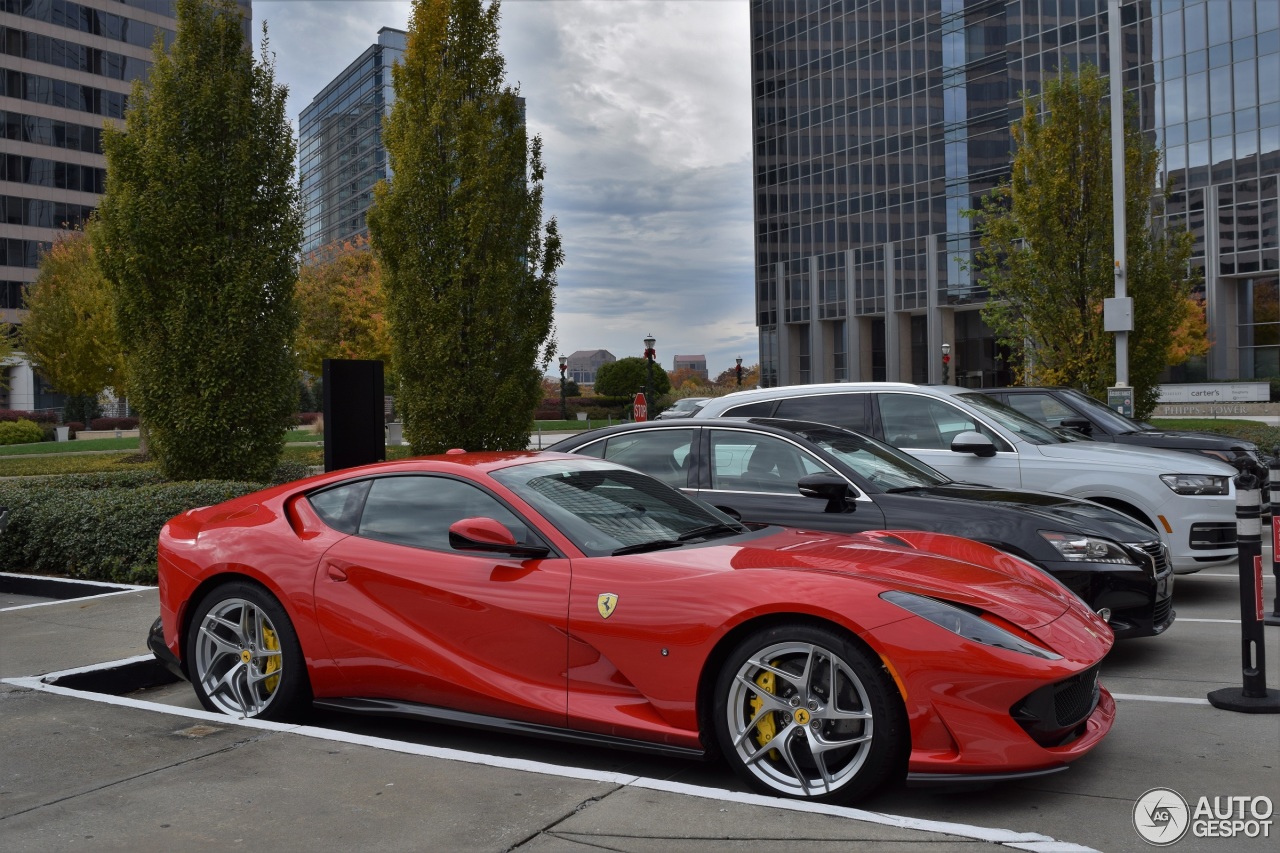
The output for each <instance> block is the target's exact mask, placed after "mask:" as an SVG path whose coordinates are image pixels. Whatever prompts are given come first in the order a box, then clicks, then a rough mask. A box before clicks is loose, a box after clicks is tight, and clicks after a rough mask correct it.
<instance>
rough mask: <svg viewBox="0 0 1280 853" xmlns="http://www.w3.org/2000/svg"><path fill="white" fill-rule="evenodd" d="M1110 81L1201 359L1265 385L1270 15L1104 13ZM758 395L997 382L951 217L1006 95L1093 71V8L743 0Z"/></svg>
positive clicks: (1102, 35) (1204, 3)
mask: <svg viewBox="0 0 1280 853" xmlns="http://www.w3.org/2000/svg"><path fill="white" fill-rule="evenodd" d="M1121 5H1122V8H1121V22H1120V24H1121V26H1122V27H1123V32H1122V36H1123V37H1122V51H1123V54H1124V55H1123V56H1122V57H1121V61H1122V62H1123V66H1122V70H1123V79H1124V85H1125V88H1126V90H1127V92H1129V93H1130V95H1131V96H1132V97H1133V98H1134V100H1135V103H1136V104H1137V107H1138V111H1139V120H1140V122H1141V124H1142V127H1143V129H1144V130H1146V131H1147V132H1148V133H1149V134H1150V135H1151V136H1152V138H1153V139H1154V140H1155V142H1156V143H1157V144H1158V145H1159V146H1161V148H1163V149H1164V150H1165V151H1166V160H1165V163H1164V165H1163V167H1162V171H1161V174H1160V177H1159V181H1160V187H1159V188H1158V189H1159V190H1161V191H1164V190H1166V189H1167V190H1168V191H1169V193H1170V195H1169V199H1168V202H1167V204H1164V205H1162V206H1160V210H1161V212H1160V216H1162V217H1167V218H1169V219H1171V220H1173V221H1174V222H1175V223H1178V224H1185V225H1186V226H1187V227H1189V228H1190V229H1191V230H1192V232H1193V233H1194V235H1195V238H1196V248H1195V258H1194V263H1195V264H1196V265H1197V266H1199V267H1200V268H1201V269H1202V270H1203V273H1204V284H1203V287H1202V291H1203V296H1204V297H1205V299H1206V305H1207V312H1208V318H1209V323H1210V336H1211V339H1212V342H1213V344H1212V349H1211V351H1210V354H1209V356H1208V358H1207V359H1205V360H1203V362H1196V363H1193V364H1190V365H1187V366H1185V367H1182V368H1179V370H1178V373H1179V375H1177V376H1175V377H1174V378H1176V379H1184V380H1197V379H1206V378H1207V379H1231V378H1262V377H1269V376H1276V375H1280V310H1278V306H1280V300H1278V299H1277V291H1278V290H1280V279H1278V277H1277V269H1278V268H1280V211H1278V208H1280V202H1278V196H1277V176H1278V175H1280V3H1277V2H1276V0H1122V4H1121ZM751 19H752V20H751V23H752V60H753V65H752V68H753V71H752V82H753V99H754V106H755V113H754V140H753V141H754V145H755V151H754V164H755V190H756V201H755V220H756V239H755V245H756V288H757V289H756V305H757V324H758V326H759V329H760V349H761V369H762V382H763V384H766V385H774V384H793V383H803V382H821V381H839V380H854V381H856V380H871V379H875V380H880V379H889V380H903V381H913V382H929V381H931V382H937V381H941V379H942V345H943V343H944V342H945V343H947V344H949V345H950V348H951V358H952V361H951V364H950V369H949V372H950V379H951V381H952V382H954V383H958V384H962V385H970V386H991V385H1003V384H1007V383H1008V382H1009V379H1010V374H1009V365H1007V364H1005V363H1004V361H1003V360H1002V358H1001V352H1000V350H999V348H998V347H997V346H996V345H995V341H994V339H993V337H992V335H991V332H990V330H989V329H988V328H987V327H986V325H985V324H984V323H983V322H982V320H981V317H980V315H979V309H980V308H981V306H982V304H983V302H984V301H985V299H986V295H987V294H986V293H985V291H984V290H983V289H982V287H981V284H980V283H979V282H976V281H974V280H973V278H972V277H971V276H970V274H969V273H968V271H967V270H966V268H965V264H964V259H966V258H967V257H969V255H970V252H971V251H972V249H973V248H974V244H973V239H972V236H971V234H970V231H969V221H968V220H967V219H966V218H965V217H964V215H963V214H964V211H965V210H967V209H969V208H971V207H973V206H974V205H976V203H977V201H978V199H979V198H981V197H982V196H983V195H985V194H986V193H988V192H989V191H990V190H991V189H992V188H993V187H995V186H996V185H997V184H998V183H999V182H1000V181H1001V180H1003V179H1004V178H1006V177H1007V175H1008V170H1009V163H1010V150H1011V138H1010V132H1009V125H1010V122H1011V121H1013V120H1015V119H1017V118H1019V117H1020V116H1021V101H1020V97H1019V96H1020V93H1022V92H1024V91H1026V92H1031V93H1033V94H1036V93H1039V92H1040V91H1041V87H1042V85H1043V81H1044V80H1045V79H1046V78H1049V77H1052V76H1055V75H1057V74H1059V73H1060V72H1061V71H1063V70H1076V69H1078V68H1080V67H1081V66H1082V65H1084V64H1086V63H1089V64H1093V65H1095V66H1097V67H1098V68H1099V69H1100V70H1102V71H1103V73H1107V72H1108V71H1109V69H1110V64H1111V56H1110V55H1109V50H1108V26H1109V22H1108V19H1107V2H1106V0H752V11H751Z"/></svg>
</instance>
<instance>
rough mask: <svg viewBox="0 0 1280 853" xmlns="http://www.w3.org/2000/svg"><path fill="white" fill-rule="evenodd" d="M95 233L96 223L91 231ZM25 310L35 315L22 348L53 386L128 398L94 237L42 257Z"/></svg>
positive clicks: (69, 236)
mask: <svg viewBox="0 0 1280 853" xmlns="http://www.w3.org/2000/svg"><path fill="white" fill-rule="evenodd" d="M94 227H95V226H94V224H93V223H92V222H90V224H89V226H88V230H89V231H91V230H92V229H93V228H94ZM25 304H26V307H27V309H28V310H30V312H31V313H30V314H29V315H28V316H27V318H26V319H25V320H24V321H23V323H22V326H21V327H20V334H21V339H22V348H23V350H25V351H26V353H27V357H28V358H29V359H30V360H31V363H32V365H33V366H34V367H35V369H36V371H37V372H38V373H39V374H40V375H41V376H43V377H44V378H45V379H47V380H48V381H49V384H51V385H52V386H53V387H54V388H57V389H58V390H59V391H61V392H62V393H64V394H70V395H73V396H75V397H91V398H96V397H97V395H98V394H99V393H100V392H102V391H103V390H104V389H106V388H114V389H115V390H116V391H117V392H123V390H124V388H123V380H124V354H123V352H122V349H121V346H120V337H119V335H118V334H117V333H116V319H115V302H114V300H113V299H112V294H111V286H110V285H109V284H108V283H107V280H106V278H105V277H104V276H103V274H102V270H101V269H100V268H99V267H98V261H97V257H96V255H95V253H94V250H93V243H92V241H91V239H90V235H89V233H88V231H71V232H67V233H66V234H64V235H61V236H59V237H58V239H57V241H55V242H54V244H53V246H52V248H50V249H49V251H47V252H45V253H44V254H43V255H41V256H40V272H39V274H38V275H37V277H36V280H35V282H34V283H33V284H32V285H31V286H30V288H29V289H28V290H27V297H26V301H25Z"/></svg>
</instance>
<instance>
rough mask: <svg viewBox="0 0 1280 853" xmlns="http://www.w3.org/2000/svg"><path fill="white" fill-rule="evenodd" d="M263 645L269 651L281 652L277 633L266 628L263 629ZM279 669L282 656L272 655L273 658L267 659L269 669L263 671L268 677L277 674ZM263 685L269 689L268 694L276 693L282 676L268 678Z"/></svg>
mask: <svg viewBox="0 0 1280 853" xmlns="http://www.w3.org/2000/svg"><path fill="white" fill-rule="evenodd" d="M262 645H263V646H264V647H266V649H267V651H271V652H278V651H279V650H280V639H279V638H278V637H276V632H275V631H272V630H271V629H270V628H265V627H264V628H263V629H262ZM279 668H280V656H279V655H272V656H271V657H269V658H267V668H266V669H265V670H263V672H264V673H265V674H267V675H271V673H273V672H275V671H276V670H278V669H279ZM262 684H263V686H264V687H266V688H267V692H268V693H275V692H276V687H278V686H279V685H280V676H278V675H276V676H272V677H271V678H268V679H267V680H266V681H264V682H262Z"/></svg>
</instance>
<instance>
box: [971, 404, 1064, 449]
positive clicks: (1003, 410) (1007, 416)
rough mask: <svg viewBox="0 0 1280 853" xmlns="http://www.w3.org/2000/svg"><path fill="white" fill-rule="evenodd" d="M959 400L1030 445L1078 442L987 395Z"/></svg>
mask: <svg viewBox="0 0 1280 853" xmlns="http://www.w3.org/2000/svg"><path fill="white" fill-rule="evenodd" d="M957 399H959V400H963V401H964V402H966V403H968V404H969V405H970V406H971V407H973V408H974V409H977V410H978V411H979V412H981V413H982V414H984V415H986V416H987V417H989V418H991V420H993V421H995V422H996V423H997V424H999V425H1000V426H1002V427H1004V428H1005V429H1007V430H1008V431H1009V432H1011V433H1013V434H1014V435H1016V436H1018V438H1020V439H1022V440H1023V441H1025V442H1027V443H1028V444H1069V443H1071V442H1073V441H1076V440H1077V439H1074V438H1070V437H1068V436H1066V435H1063V434H1062V433H1060V432H1057V431H1055V430H1053V429H1050V428H1049V427H1047V426H1045V425H1044V424H1042V423H1038V422H1036V421H1033V420H1031V418H1029V417H1027V416H1026V415H1024V414H1022V412H1019V411H1018V410H1017V409H1011V408H1009V407H1008V406H1006V405H1005V404H1004V403H1001V402H1000V401H999V400H995V399H992V398H991V397H988V396H987V395H986V394H980V393H977V392H970V393H968V394H960V395H959V396H958V397H957Z"/></svg>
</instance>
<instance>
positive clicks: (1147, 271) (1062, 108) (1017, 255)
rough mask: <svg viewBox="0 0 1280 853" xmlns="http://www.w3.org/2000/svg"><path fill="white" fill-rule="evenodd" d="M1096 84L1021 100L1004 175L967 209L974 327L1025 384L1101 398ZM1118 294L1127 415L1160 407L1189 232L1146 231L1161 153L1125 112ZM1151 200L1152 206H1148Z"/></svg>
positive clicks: (1104, 255)
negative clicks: (1122, 304) (977, 281)
mask: <svg viewBox="0 0 1280 853" xmlns="http://www.w3.org/2000/svg"><path fill="white" fill-rule="evenodd" d="M1107 92H1108V87H1107V83H1106V80H1104V79H1103V78H1102V77H1100V75H1099V74H1098V71H1097V69H1096V68H1093V67H1090V66H1086V67H1085V68H1083V69H1082V70H1081V72H1080V73H1079V74H1078V75H1073V74H1064V75H1063V76H1062V77H1060V78H1058V79H1054V80H1050V81H1049V82H1047V83H1046V84H1045V90H1044V95H1043V97H1041V98H1033V97H1031V96H1029V95H1027V96H1024V97H1023V104H1022V108H1023V117H1022V119H1021V120H1020V121H1018V122H1016V123H1015V124H1014V125H1013V129H1012V131H1013V140H1014V143H1015V145H1016V151H1015V153H1014V158H1013V168H1012V175H1011V178H1010V180H1009V181H1008V182H1006V183H1005V184H1003V185H1001V186H1000V187H998V188H997V189H996V190H994V191H993V192H992V193H991V194H990V195H989V196H988V197H987V198H986V199H984V200H983V203H982V204H981V205H980V207H979V209H978V210H977V211H975V213H974V217H975V220H976V232H977V235H978V238H979V249H978V250H977V251H976V252H975V254H974V265H975V267H976V269H977V271H978V273H979V275H980V276H981V277H982V279H983V280H984V282H985V284H986V286H987V288H988V289H989V291H990V299H989V301H988V302H987V303H986V305H985V306H984V308H983V311H982V316H983V319H984V320H985V321H986V322H987V323H988V325H990V326H991V328H992V330H993V331H994V332H995V334H996V336H997V338H998V339H999V341H1000V342H1001V343H1002V344H1004V345H1006V346H1008V347H1009V349H1010V350H1011V352H1012V353H1013V355H1014V357H1015V358H1021V359H1022V360H1023V362H1024V364H1025V366H1026V372H1027V375H1028V381H1029V382H1030V383H1031V384H1043V385H1071V386H1074V387H1076V388H1080V389H1082V390H1084V391H1086V392H1088V393H1090V394H1092V395H1094V396H1095V397H1098V398H1099V399H1105V398H1106V392H1107V388H1108V387H1109V386H1111V385H1112V384H1114V381H1115V375H1116V374H1115V337H1114V334H1113V333H1109V332H1106V331H1104V330H1103V322H1102V303H1103V300H1104V299H1106V298H1108V297H1111V296H1114V294H1115V274H1114V267H1113V263H1112V261H1113V258H1114V257H1115V254H1114V240H1113V233H1112V210H1111V155H1110V152H1111V143H1110V126H1111V121H1110V107H1109V106H1108V100H1107V97H1108V95H1107ZM1124 136H1125V140H1124V147H1125V196H1126V197H1125V221H1126V238H1125V239H1126V242H1127V244H1128V245H1127V248H1128V258H1127V275H1126V287H1127V294H1128V295H1129V296H1130V297H1132V298H1133V317H1134V329H1133V331H1132V332H1130V333H1129V384H1130V385H1132V386H1133V388H1134V413H1135V415H1137V416H1138V417H1140V418H1142V417H1146V416H1147V415H1148V414H1149V413H1150V412H1151V411H1152V410H1153V409H1154V408H1155V404H1156V401H1157V400H1158V399H1159V393H1160V390H1159V386H1158V380H1159V375H1160V373H1161V372H1162V371H1163V370H1164V369H1165V367H1166V366H1167V365H1168V364H1169V363H1170V362H1171V359H1173V358H1176V357H1177V352H1176V349H1177V344H1176V343H1175V342H1176V338H1175V333H1176V331H1177V330H1178V329H1179V327H1180V326H1181V325H1182V324H1183V322H1184V320H1185V319H1186V316H1187V312H1188V310H1189V308H1190V303H1189V302H1188V296H1189V295H1190V293H1191V289H1192V287H1193V286H1194V284H1195V274H1194V273H1193V272H1191V271H1190V267H1189V265H1188V261H1189V259H1190V257H1191V246H1192V240H1191V235H1190V234H1189V233H1188V232H1187V231H1186V229H1185V228H1175V227H1173V226H1172V225H1170V226H1169V227H1167V228H1165V229H1163V230H1162V229H1161V228H1159V227H1157V226H1156V225H1155V224H1154V223H1155V222H1157V221H1159V220H1158V219H1154V218H1153V217H1152V213H1153V210H1152V205H1153V202H1152V193H1153V192H1154V190H1155V178H1156V169H1157V168H1158V166H1159V162H1160V153H1159V151H1158V150H1157V149H1156V148H1155V147H1154V145H1152V143H1151V142H1150V141H1149V140H1148V139H1147V138H1146V137H1145V136H1144V135H1143V134H1142V132H1141V131H1140V130H1139V129H1138V126H1137V121H1136V117H1135V116H1134V114H1133V108H1132V104H1130V105H1129V109H1128V110H1127V117H1126V122H1125V131H1124ZM1160 204H1161V202H1160V200H1159V199H1157V200H1156V202H1155V205H1156V207H1157V210H1156V211H1154V212H1156V213H1159V212H1160V211H1159V210H1158V208H1159V206H1160Z"/></svg>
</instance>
